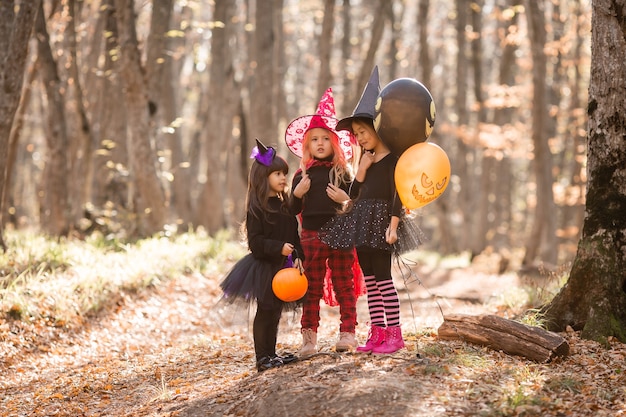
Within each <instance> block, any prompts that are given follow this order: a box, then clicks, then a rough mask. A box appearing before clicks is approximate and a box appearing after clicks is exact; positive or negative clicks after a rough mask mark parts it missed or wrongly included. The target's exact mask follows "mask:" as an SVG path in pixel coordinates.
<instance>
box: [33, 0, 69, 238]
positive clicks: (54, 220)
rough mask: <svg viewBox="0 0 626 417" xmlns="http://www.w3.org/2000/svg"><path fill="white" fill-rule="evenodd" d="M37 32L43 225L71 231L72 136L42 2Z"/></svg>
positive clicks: (54, 232)
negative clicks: (42, 102) (42, 97)
mask: <svg viewBox="0 0 626 417" xmlns="http://www.w3.org/2000/svg"><path fill="white" fill-rule="evenodd" d="M35 31H36V33H37V63H38V67H39V75H40V77H41V82H42V84H43V88H44V91H45V93H46V99H47V103H46V104H47V106H46V112H47V114H46V121H47V129H46V134H45V136H46V141H47V144H48V155H47V156H48V157H47V160H46V165H45V168H44V173H43V176H42V184H41V189H40V194H41V200H40V201H41V205H40V212H41V218H40V220H41V225H42V228H43V229H44V230H45V231H46V232H47V233H49V234H51V235H52V236H62V235H66V234H68V233H69V228H70V221H69V214H70V211H69V208H70V206H69V188H68V183H67V179H68V177H69V176H68V173H69V172H70V170H69V168H68V167H69V161H68V158H67V150H68V148H69V139H68V135H67V121H66V119H65V117H66V113H65V98H64V97H63V94H62V93H61V80H60V78H59V73H58V69H57V62H56V61H55V59H54V56H53V55H52V49H51V47H50V36H49V35H48V30H47V28H46V20H45V16H44V9H43V5H42V4H41V5H40V8H39V12H38V13H37V19H36V20H35Z"/></svg>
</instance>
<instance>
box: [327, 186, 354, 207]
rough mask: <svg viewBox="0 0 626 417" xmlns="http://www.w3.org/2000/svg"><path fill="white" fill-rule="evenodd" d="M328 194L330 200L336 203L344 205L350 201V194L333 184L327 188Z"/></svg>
mask: <svg viewBox="0 0 626 417" xmlns="http://www.w3.org/2000/svg"><path fill="white" fill-rule="evenodd" d="M326 194H327V195H328V198H330V199H331V200H333V201H334V202H335V203H343V202H345V201H348V200H350V196H349V195H348V193H346V192H345V191H344V190H342V189H341V188H339V187H337V186H335V185H333V184H328V187H326Z"/></svg>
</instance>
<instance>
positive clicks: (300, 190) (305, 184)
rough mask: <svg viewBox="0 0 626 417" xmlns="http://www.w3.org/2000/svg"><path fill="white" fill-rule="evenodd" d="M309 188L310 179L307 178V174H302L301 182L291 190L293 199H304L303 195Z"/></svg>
mask: <svg viewBox="0 0 626 417" xmlns="http://www.w3.org/2000/svg"><path fill="white" fill-rule="evenodd" d="M309 188H311V179H310V178H309V174H304V175H303V176H302V180H301V181H300V182H299V183H298V185H296V187H295V188H294V189H293V195H294V197H297V198H302V197H304V195H305V194H306V193H307V192H309Z"/></svg>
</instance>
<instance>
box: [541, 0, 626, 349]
mask: <svg viewBox="0 0 626 417" xmlns="http://www.w3.org/2000/svg"><path fill="white" fill-rule="evenodd" d="M592 9H593V12H592V25H591V26H592V31H591V33H592V38H591V51H592V60H591V80H590V85H589V107H588V114H589V127H588V132H587V133H588V136H587V150H588V160H587V171H588V178H589V182H588V186H587V187H588V188H587V202H586V213H587V216H586V218H585V222H584V227H583V234H582V239H581V240H580V242H579V244H578V252H577V253H576V258H575V260H574V264H573V266H572V270H571V272H570V276H569V280H568V281H567V283H566V285H565V286H564V287H563V288H562V289H561V291H560V292H559V294H557V296H556V297H555V298H554V299H553V300H552V301H551V303H550V304H549V305H548V306H546V308H545V313H546V318H547V319H548V320H549V321H548V323H549V324H550V325H551V328H552V329H555V330H563V329H564V328H565V326H567V325H570V326H572V327H573V328H574V329H582V333H581V335H582V337H583V338H587V339H593V340H597V341H600V342H604V343H606V342H607V338H608V337H609V336H614V337H616V338H618V339H619V340H621V341H622V342H626V252H625V251H624V248H625V247H626V216H624V213H626V188H625V187H624V184H626V145H625V144H624V137H626V66H624V62H626V38H625V37H624V32H625V31H626V18H625V16H626V15H625V14H624V13H623V12H624V11H626V1H624V0H597V1H594V2H593V3H592ZM617 11H621V13H618V12H617Z"/></svg>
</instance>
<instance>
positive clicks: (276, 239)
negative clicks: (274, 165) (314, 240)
mask: <svg viewBox="0 0 626 417" xmlns="http://www.w3.org/2000/svg"><path fill="white" fill-rule="evenodd" d="M269 206H270V208H271V209H272V212H271V213H269V214H268V216H267V220H264V219H259V218H256V217H254V216H253V215H252V214H251V213H247V215H246V229H247V236H248V248H249V249H250V253H248V254H247V255H246V256H244V257H243V258H242V259H240V260H239V261H238V262H237V263H236V264H235V265H234V266H233V268H232V269H231V270H230V272H228V274H227V275H226V277H225V278H224V280H223V281H222V282H221V283H220V287H221V288H222V291H223V292H224V296H223V299H224V300H225V301H229V302H234V301H245V302H248V303H252V302H254V301H256V302H257V303H258V304H259V306H262V307H264V308H277V307H281V306H283V305H284V304H285V303H284V302H283V301H281V300H280V299H278V298H277V297H276V296H275V295H274V292H273V291H272V279H273V278H274V275H275V274H276V272H278V270H280V269H281V268H283V267H284V266H286V261H287V258H286V257H285V256H283V255H282V253H281V252H282V249H283V245H284V244H285V243H291V244H293V245H294V247H295V249H296V251H297V254H298V257H299V258H300V259H301V260H302V259H303V256H304V255H303V252H302V247H301V246H300V237H299V235H298V221H297V219H296V217H295V216H293V215H291V214H289V213H288V212H287V211H286V210H285V209H284V207H283V204H282V201H281V200H280V199H279V198H278V197H270V199H269Z"/></svg>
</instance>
